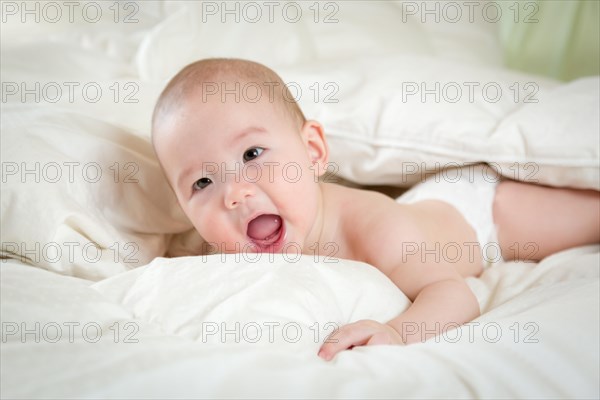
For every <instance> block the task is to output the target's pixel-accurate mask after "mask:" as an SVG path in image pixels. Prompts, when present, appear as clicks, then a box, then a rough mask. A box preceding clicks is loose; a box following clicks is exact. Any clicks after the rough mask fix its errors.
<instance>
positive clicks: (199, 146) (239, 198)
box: [155, 93, 327, 253]
mask: <svg viewBox="0 0 600 400" xmlns="http://www.w3.org/2000/svg"><path fill="white" fill-rule="evenodd" d="M207 97H208V99H203V98H202V93H197V94H194V95H191V96H190V97H189V98H188V100H187V101H185V104H184V105H183V106H182V107H180V108H179V109H178V110H177V111H175V112H173V113H172V114H171V115H169V117H168V118H167V121H166V122H165V123H163V124H162V125H161V128H160V129H161V133H160V134H159V135H158V136H157V138H156V141H155V145H156V152H157V154H158V156H159V158H160V160H161V163H162V166H163V168H164V170H165V174H166V175H167V178H168V179H169V181H170V183H171V185H172V187H173V189H174V191H175V193H176V195H177V199H178V200H179V203H180V204H181V207H182V208H183V210H184V212H185V213H186V215H187V216H188V217H189V219H190V220H191V221H192V223H193V224H194V227H195V228H196V229H197V230H198V232H199V233H200V235H201V236H202V237H203V238H204V239H205V240H206V241H207V242H209V243H211V244H212V245H213V246H217V251H219V252H223V253H238V252H274V253H278V252H288V253H289V252H300V251H306V249H308V248H309V247H310V246H311V244H313V243H312V242H316V241H317V240H318V237H319V232H320V229H321V224H320V223H319V221H321V219H322V215H321V192H320V186H319V184H318V181H317V178H318V176H319V175H320V174H321V173H322V171H323V168H324V164H325V163H326V161H327V160H326V159H327V147H326V144H325V141H324V138H323V135H322V129H321V127H320V125H319V124H318V123H316V122H313V121H308V122H307V123H306V124H305V125H304V126H303V127H302V128H300V127H298V126H297V124H296V123H294V122H292V118H291V117H288V116H287V113H285V112H284V111H283V110H282V109H281V107H277V106H276V105H275V104H273V103H271V102H270V101H269V99H264V100H261V101H259V102H256V103H249V102H245V101H243V100H242V101H240V102H236V101H235V99H234V98H233V96H227V97H228V99H226V100H227V102H225V103H224V102H222V101H221V99H220V96H212V97H214V98H210V96H207Z"/></svg>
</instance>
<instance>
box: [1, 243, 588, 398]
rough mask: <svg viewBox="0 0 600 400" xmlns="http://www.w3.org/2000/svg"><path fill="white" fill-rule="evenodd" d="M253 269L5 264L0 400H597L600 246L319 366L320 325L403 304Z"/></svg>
mask: <svg viewBox="0 0 600 400" xmlns="http://www.w3.org/2000/svg"><path fill="white" fill-rule="evenodd" d="M263 258H264V259H262V260H258V261H256V262H254V261H253V260H249V259H248V260H244V259H238V260H236V259H235V256H231V255H230V256H228V257H227V258H225V259H221V256H218V255H217V256H211V257H206V258H204V257H187V258H176V259H156V260H155V261H154V262H153V263H151V264H149V265H147V266H145V267H141V268H137V269H134V270H132V271H130V272H126V273H123V274H120V275H117V276H115V277H113V278H109V279H106V280H104V281H101V282H98V283H92V282H89V281H86V280H82V279H77V278H71V277H65V276H60V275H57V274H55V273H52V272H48V271H44V270H42V269H38V268H35V267H29V266H25V265H21V264H18V263H16V262H13V261H9V262H5V263H3V264H2V268H1V270H0V271H1V272H2V292H1V293H2V335H3V336H2V368H1V374H2V375H1V376H2V397H3V398H32V397H45V398H50V397H73V398H105V397H114V398H123V397H138V398H139V397H144V398H145V397H155V398H162V397H166V396H169V397H172V396H174V397H186V398H189V397H206V398H214V397H229V398H231V397H273V398H277V397H282V396H291V397H309V396H310V397H354V398H364V397H381V398H397V397H418V398H432V397H479V398H486V397H488V398H491V397H494V398H502V397H519V398H525V397H538V398H539V397H544V398H559V397H570V398H598V395H599V390H598V380H597V377H598V375H599V373H600V371H599V366H598V354H599V348H598V340H597V339H598V335H599V333H600V331H599V328H598V326H599V315H600V313H599V301H600V300H599V279H598V278H599V270H598V265H599V263H600V253H599V248H598V246H588V247H582V248H577V249H573V250H569V251H565V252H562V253H559V254H556V255H554V256H551V257H549V258H547V259H545V260H544V261H542V262H541V263H539V265H533V264H526V263H504V264H500V265H498V266H495V267H493V268H491V269H489V270H487V271H485V272H484V274H483V276H482V277H481V278H480V279H474V278H471V279H469V284H470V286H471V287H472V289H473V290H474V291H475V293H476V294H477V297H478V298H479V300H480V304H481V308H482V311H483V314H482V316H481V317H480V318H478V319H477V320H475V321H473V323H471V324H469V325H467V326H464V327H462V328H460V329H459V330H449V331H448V332H447V333H446V335H445V336H443V337H441V338H439V339H438V340H436V339H433V340H429V341H427V342H425V343H420V344H416V345H411V346H407V347H402V346H372V347H367V348H355V349H353V350H352V351H346V352H343V353H341V354H340V355H338V356H337V357H336V358H335V359H334V360H333V361H332V362H329V363H328V362H325V361H322V360H321V359H319V358H318V357H317V356H316V352H317V350H318V348H319V345H320V343H321V342H322V341H323V340H324V339H325V337H326V335H327V333H328V332H330V331H331V329H332V325H327V323H337V324H343V323H347V322H350V321H354V320H357V319H362V318H374V319H377V320H381V321H384V320H386V319H388V318H391V317H392V316H393V315H395V314H396V313H397V312H399V311H401V310H402V309H403V308H404V307H406V306H407V305H408V301H407V299H406V298H405V297H404V295H403V294H402V293H401V292H399V291H398V289H396V288H395V287H394V285H393V284H392V283H391V282H390V281H389V280H387V278H385V277H384V276H383V275H382V274H380V273H379V271H377V270H376V269H374V268H373V267H370V266H368V265H366V264H361V263H356V262H351V261H347V260H339V262H334V263H332V262H326V260H319V261H318V262H315V260H313V259H312V257H310V256H303V257H302V258H300V259H297V260H294V261H293V262H289V260H284V259H283V258H282V257H275V258H274V259H272V260H269V259H268V257H266V256H263ZM329 261H338V260H329ZM236 323H238V324H239V325H236ZM36 324H37V325H36ZM26 330H27V331H26ZM226 330H227V331H226ZM236 335H237V337H236Z"/></svg>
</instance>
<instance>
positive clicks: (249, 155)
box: [244, 147, 265, 162]
mask: <svg viewBox="0 0 600 400" xmlns="http://www.w3.org/2000/svg"><path fill="white" fill-rule="evenodd" d="M263 151H265V149H263V148H262V147H251V148H249V149H248V150H246V151H245V152H244V162H248V161H252V160H254V159H255V158H256V157H258V156H260V155H261V153H262V152H263Z"/></svg>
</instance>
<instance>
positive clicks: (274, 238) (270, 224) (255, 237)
mask: <svg viewBox="0 0 600 400" xmlns="http://www.w3.org/2000/svg"><path fill="white" fill-rule="evenodd" d="M284 232H285V228H284V224H283V220H282V219H281V217H280V216H279V215H276V214H262V215H259V216H258V217H256V218H254V219H253V220H251V221H250V222H249V223H248V228H247V232H246V234H247V235H248V237H249V238H250V239H252V242H254V244H256V246H257V247H258V248H259V250H260V251H277V250H278V247H279V246H280V245H281V243H282V241H283V240H282V239H283V237H284Z"/></svg>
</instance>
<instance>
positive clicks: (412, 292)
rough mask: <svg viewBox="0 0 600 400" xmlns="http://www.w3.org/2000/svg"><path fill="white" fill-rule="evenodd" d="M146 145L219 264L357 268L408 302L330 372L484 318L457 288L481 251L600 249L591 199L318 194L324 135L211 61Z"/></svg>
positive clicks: (271, 91)
mask: <svg viewBox="0 0 600 400" xmlns="http://www.w3.org/2000/svg"><path fill="white" fill-rule="evenodd" d="M152 142H153V145H154V148H155V151H156V154H157V156H158V158H159V160H160V163H161V166H162V168H163V170H164V172H165V175H166V177H167V179H168V181H169V183H170V185H171V187H172V189H173V191H174V192H175V194H176V196H177V199H178V201H179V203H180V205H181V207H182V208H183V210H184V212H185V213H186V215H187V216H188V217H189V219H190V220H191V222H192V223H193V225H194V227H195V228H196V229H197V230H198V232H199V233H200V235H201V236H202V237H203V238H204V239H205V240H206V241H208V242H210V243H215V244H218V247H219V248H218V250H219V251H221V252H227V253H233V252H241V251H253V252H278V253H279V252H285V251H289V252H292V251H293V252H298V251H301V252H302V253H307V254H315V253H317V254H321V255H334V256H336V257H339V258H347V259H353V260H358V261H363V262H366V263H369V264H371V265H373V266H375V267H377V268H378V269H379V270H380V271H381V272H383V273H384V274H385V275H386V276H388V277H389V279H391V280H392V281H393V282H394V283H395V284H396V285H397V286H398V288H400V290H402V292H404V294H406V296H408V297H409V298H410V300H411V301H412V305H411V306H410V307H409V308H408V310H406V311H405V312H404V313H402V314H401V315H399V316H397V317H396V318H394V319H392V320H391V321H388V322H387V323H385V324H382V323H379V322H376V321H371V320H362V321H358V322H354V323H351V324H348V325H345V326H342V327H341V328H340V329H339V330H338V331H337V332H335V339H336V340H328V341H326V343H325V344H323V345H322V347H321V349H320V350H319V353H318V355H319V356H320V357H322V358H323V359H325V360H331V359H332V358H333V357H334V355H335V354H336V353H338V352H340V351H342V350H345V349H350V348H352V347H354V346H362V345H375V344H407V343H412V342H416V341H421V340H425V339H426V338H427V336H435V335H436V334H438V333H440V332H441V328H442V327H444V326H447V325H448V324H454V325H455V326H458V325H461V324H464V323H466V322H468V321H471V320H472V319H474V318H476V317H477V316H479V314H480V310H479V304H478V302H477V299H476V298H475V296H474V294H473V293H472V292H471V290H470V289H469V286H468V285H467V284H466V282H465V277H470V276H478V275H479V274H480V273H481V272H482V269H483V266H484V264H485V263H486V262H487V257H486V256H485V254H482V251H481V249H482V248H483V247H484V246H485V245H486V244H488V243H490V242H494V243H497V244H498V247H499V251H500V253H501V257H502V258H503V259H504V260H506V261H509V260H515V259H527V260H533V261H538V260H540V259H542V258H544V257H546V256H547V255H549V254H552V253H555V252H557V251H559V250H562V249H566V248H569V247H574V246H579V245H584V244H590V243H598V242H600V222H599V221H600V192H597V191H594V190H573V189H558V188H549V187H543V186H537V185H532V184H526V183H520V182H515V181H510V180H502V181H496V180H490V179H481V178H478V179H475V180H472V181H471V182H466V183H465V182H459V183H458V184H456V185H455V184H451V183H435V182H432V181H431V180H430V181H429V182H425V183H421V184H420V185H418V186H419V187H417V188H416V189H411V190H410V191H409V192H408V193H406V194H405V195H403V196H402V197H401V198H400V199H398V201H394V200H393V199H391V198H389V197H387V196H385V195H383V194H380V193H377V192H373V191H366V190H358V189H353V188H348V187H345V186H340V185H336V184H333V183H324V182H321V181H320V180H319V179H318V178H319V177H320V176H322V175H323V174H324V173H325V172H326V171H327V163H328V154H329V152H328V147H327V142H326V140H325V131H324V128H323V126H322V125H321V124H319V123H318V122H317V121H313V120H307V119H305V117H304V115H303V113H302V111H301V110H300V108H299V106H298V105H297V104H296V102H295V101H293V99H292V96H291V95H290V93H289V92H288V91H287V88H286V86H285V84H284V82H283V81H282V80H281V78H280V77H279V76H278V75H277V74H276V73H275V72H273V71H272V70H270V69H268V68H267V67H265V66H263V65H261V64H257V63H254V62H250V61H245V60H238V59H208V60H201V61H198V62H195V63H193V64H190V65H188V66H187V67H185V68H184V69H183V70H181V71H180V72H179V73H178V74H177V75H176V76H175V77H174V78H173V79H172V80H171V81H170V82H169V83H168V85H167V87H166V88H165V89H164V91H163V92H162V94H161V96H160V98H159V100H158V102H157V104H156V108H155V110H154V115H153V119H152ZM440 185H441V186H440ZM443 186H448V188H447V189H448V190H442V191H440V190H437V189H439V188H443ZM457 194H458V195H459V196H463V198H462V199H457V198H456V196H457ZM458 200H460V201H458ZM465 203H466V204H465ZM405 243H411V244H413V245H412V246H410V247H405V246H401V245H402V244H405ZM446 244H452V245H453V246H456V245H457V244H458V245H459V246H462V247H464V248H463V249H461V251H456V252H455V254H457V257H438V256H436V254H432V249H433V253H435V251H438V252H439V249H441V248H443V247H444V246H445V245H446ZM526 244H528V245H531V244H533V245H534V247H535V250H536V251H533V252H532V251H526V249H525V248H524V247H525V245H526ZM332 249H334V250H335V252H334V253H333V252H332ZM436 249H437V250H436ZM519 249H521V251H518V250H519ZM457 250H458V249H457ZM515 250H517V251H515ZM453 254H454V253H453ZM408 326H410V327H411V328H412V329H406V328H407V327H408ZM414 326H418V327H420V328H419V330H418V331H415V330H414Z"/></svg>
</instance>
